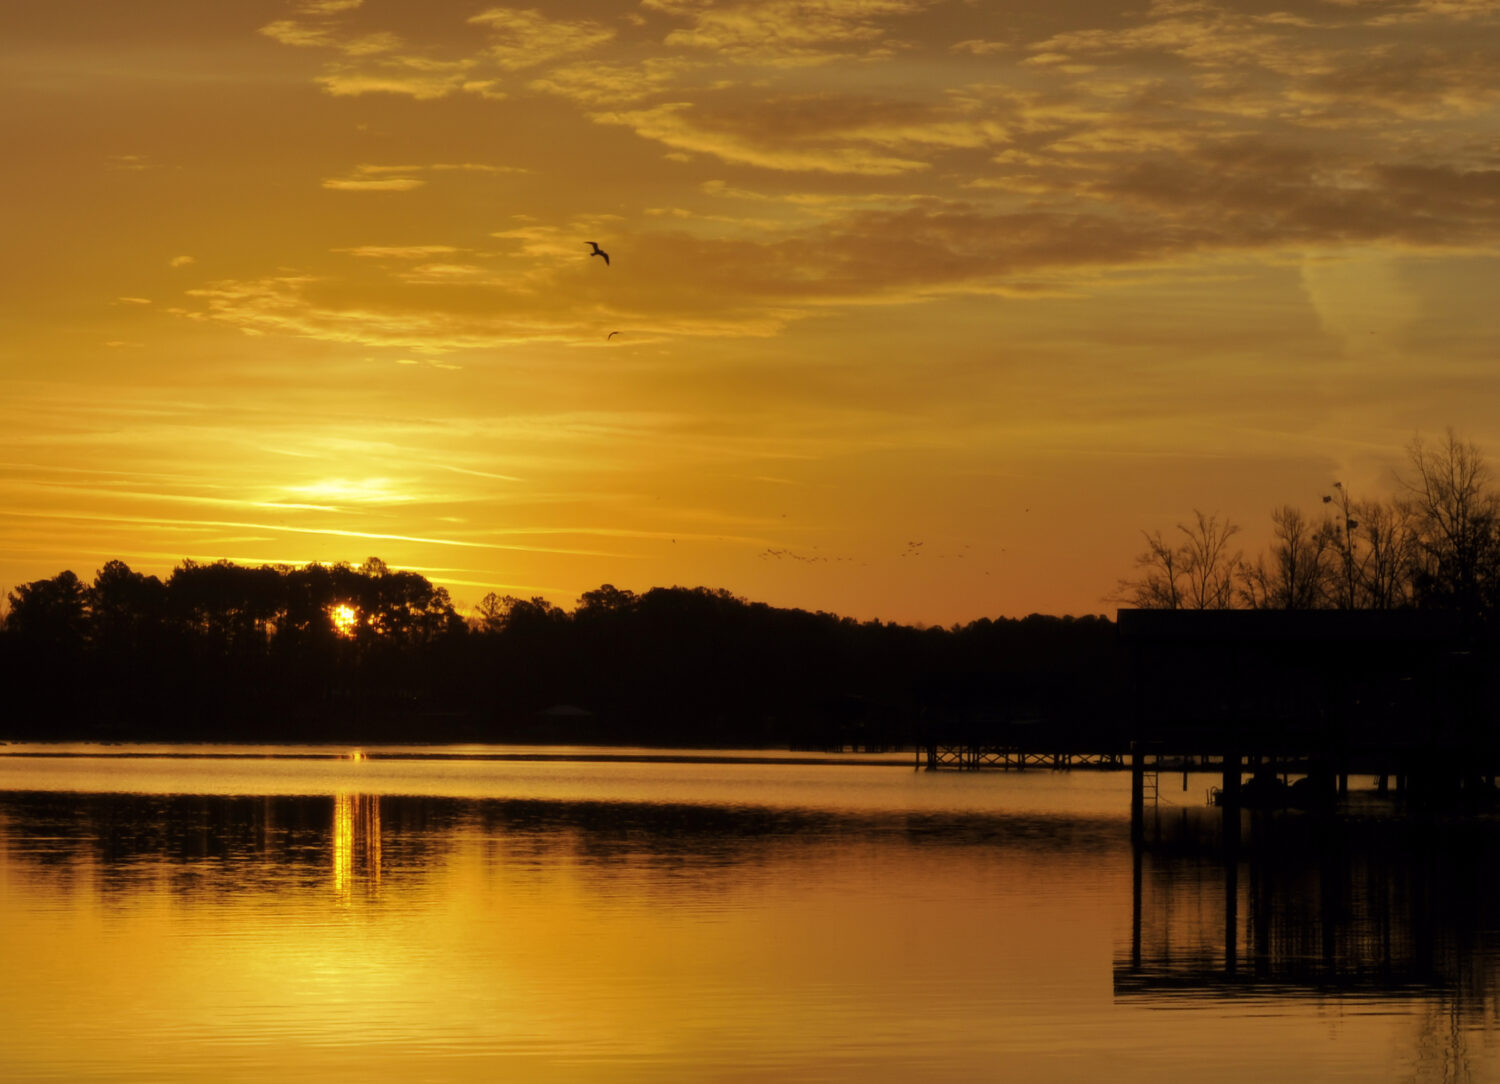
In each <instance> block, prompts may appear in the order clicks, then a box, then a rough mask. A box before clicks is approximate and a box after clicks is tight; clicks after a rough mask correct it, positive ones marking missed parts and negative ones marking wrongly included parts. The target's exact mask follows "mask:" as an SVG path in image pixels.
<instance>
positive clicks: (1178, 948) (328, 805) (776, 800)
mask: <svg viewBox="0 0 1500 1084" xmlns="http://www.w3.org/2000/svg"><path fill="white" fill-rule="evenodd" d="M1214 782H1217V779H1214V778H1210V777H1208V776H1192V777H1186V778H1179V777H1175V776H1174V777H1170V778H1169V777H1167V776H1165V775H1164V776H1163V777H1162V788H1161V794H1160V799H1159V802H1158V804H1157V806H1156V807H1155V808H1154V809H1153V810H1151V811H1150V812H1149V813H1148V818H1147V821H1148V824H1147V829H1148V830H1147V841H1146V845H1145V846H1142V847H1136V846H1134V845H1133V844H1132V839H1131V826H1130V818H1129V791H1130V782H1129V775H1128V773H1104V772H1088V771H1075V772H1071V773H1053V772H1047V771H1027V772H1008V773H1002V772H988V773H957V772H953V773H947V772H938V773H929V772H925V771H914V770H913V764H912V760H911V756H910V754H907V755H905V756H902V755H892V756H888V757H877V756H860V757H852V756H844V757H818V756H797V755H791V754H785V755H776V754H770V755H767V754H755V755H743V756H742V755H736V754H721V753H714V754H693V753H687V752H684V753H681V754H679V755H678V756H675V757H674V756H671V755H665V756H664V755H663V752H662V751H659V750H616V749H611V750H590V749H564V748H556V749H534V748H524V749H522V748H512V749H504V748H498V747H477V746H476V747H461V748H454V747H440V748H438V747H435V748H422V749H413V748H408V747H401V748H389V749H380V748H365V749H360V750H354V749H348V748H340V749H331V748H318V747H279V748H259V747H243V748H235V747H219V746H156V747H151V746H140V747H128V746H108V747H95V746H66V747H63V746H18V745H11V746H4V747H0V960H3V961H4V974H5V978H6V981H5V983H4V985H3V986H0V1021H4V1028H3V1031H0V1079H3V1080H5V1081H8V1082H16V1081H134V1080H139V1081H153V1082H155V1081H165V1082H172V1081H201V1080H211V1081H216V1082H237V1081H267V1080H274V1081H278V1082H287V1084H290V1082H296V1081H320V1082H324V1081H329V1080H350V1079H359V1080H377V1081H378V1080H392V1081H493V1080H497V1079H502V1078H506V1079H517V1080H526V1081H533V1080H535V1081H751V1080H756V1081H758V1080H770V1079H776V1080H796V1081H855V1080H858V1081H883V1080H893V1081H904V1080H923V1081H980V1080H997V1079H1006V1080H1019V1081H1031V1080H1039V1081H1047V1080H1058V1081H1064V1080H1089V1079H1108V1080H1112V1081H1147V1080H1150V1081H1161V1080H1188V1079H1195V1080H1213V1081H1215V1082H1222V1081H1241V1080H1243V1081H1251V1080H1254V1081H1263V1080H1266V1079H1275V1078H1277V1077H1279V1078H1281V1079H1283V1080H1305V1079H1319V1080H1330V1079H1347V1080H1361V1081H1367V1080H1393V1081H1408V1080H1418V1081H1426V1080H1434V1081H1438V1080H1442V1081H1450V1080H1451V1081H1457V1080H1485V1079H1490V1080H1500V1027H1497V1021H1500V1010H1497V1002H1496V990H1497V982H1496V979H1497V968H1500V891H1497V889H1500V884H1497V881H1500V871H1497V870H1496V868H1495V861H1494V858H1495V855H1496V854H1497V853H1500V852H1497V849H1496V846H1495V844H1496V843H1497V842H1500V825H1497V823H1496V821H1495V818H1494V817H1493V816H1492V815H1489V814H1485V815H1472V814H1471V815H1467V816H1461V817H1460V816H1453V815H1437V814H1430V815H1425V816H1422V817H1414V818H1404V819H1402V818H1396V817H1394V816H1392V815H1391V813H1390V811H1389V810H1388V809H1387V808H1386V807H1384V806H1382V805H1381V804H1380V803H1378V802H1375V801H1374V800H1373V798H1372V797H1370V796H1365V798H1364V804H1363V805H1358V804H1357V805H1356V808H1355V809H1354V810H1353V811H1352V812H1349V811H1346V813H1345V814H1344V815H1342V816H1339V817H1335V818H1330V817H1327V816H1322V815H1312V814H1298V813H1279V814H1274V815H1272V814H1256V815H1253V816H1252V815H1250V814H1246V815H1245V821H1244V830H1243V832H1242V836H1241V841H1240V843H1239V845H1238V846H1237V847H1236V848H1235V849H1234V850H1233V851H1232V852H1230V853H1227V854H1226V849H1225V847H1224V845H1223V836H1222V832H1221V828H1222V824H1221V820H1220V817H1221V815H1220V813H1219V812H1218V811H1217V810H1214V809H1211V808H1208V807H1207V806H1206V804H1205V800H1204V796H1205V793H1206V791H1207V788H1208V786H1209V785H1210V784H1212V783H1214Z"/></svg>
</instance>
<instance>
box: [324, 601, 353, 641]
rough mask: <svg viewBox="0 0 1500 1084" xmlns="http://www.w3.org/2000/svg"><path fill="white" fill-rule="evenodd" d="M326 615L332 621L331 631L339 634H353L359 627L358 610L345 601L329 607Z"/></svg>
mask: <svg viewBox="0 0 1500 1084" xmlns="http://www.w3.org/2000/svg"><path fill="white" fill-rule="evenodd" d="M328 616H329V617H330V618H331V619H332V621H333V631H334V632H336V633H338V634H339V635H340V636H353V635H354V630H355V629H356V628H358V627H359V611H358V610H356V609H355V608H354V607H353V606H350V605H349V604H348V603H347V602H340V603H339V604H338V605H337V606H333V607H330V608H329V610H328Z"/></svg>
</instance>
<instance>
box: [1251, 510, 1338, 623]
mask: <svg viewBox="0 0 1500 1084" xmlns="http://www.w3.org/2000/svg"><path fill="white" fill-rule="evenodd" d="M1271 523H1272V527H1273V533H1272V541H1271V552H1270V555H1269V557H1258V558H1256V561H1255V564H1253V565H1251V564H1249V563H1243V564H1242V565H1241V568H1240V599H1241V601H1242V602H1243V603H1244V604H1245V605H1246V606H1247V607H1249V608H1250V609H1255V610H1312V609H1316V608H1318V607H1321V606H1324V605H1326V604H1327V592H1328V577H1329V574H1330V571H1331V569H1330V563H1329V554H1330V547H1331V544H1332V538H1331V536H1330V535H1329V533H1328V531H1327V530H1326V529H1324V528H1323V527H1322V526H1321V525H1319V524H1316V523H1312V522H1310V521H1309V520H1308V519H1307V517H1305V516H1304V515H1303V514H1302V510H1301V509H1299V508H1294V507H1293V506H1291V505H1289V504H1284V505H1282V506H1281V507H1280V508H1277V509H1276V510H1275V511H1274V512H1272V513H1271Z"/></svg>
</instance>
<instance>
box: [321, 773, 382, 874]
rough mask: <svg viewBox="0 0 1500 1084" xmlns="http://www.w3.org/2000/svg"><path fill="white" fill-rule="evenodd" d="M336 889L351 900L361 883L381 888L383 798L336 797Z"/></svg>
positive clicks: (366, 796) (334, 845) (364, 796)
mask: <svg viewBox="0 0 1500 1084" xmlns="http://www.w3.org/2000/svg"><path fill="white" fill-rule="evenodd" d="M332 837H333V890H334V892H335V893H336V894H337V895H338V896H339V898H340V899H344V900H347V899H348V898H349V897H350V896H351V895H352V893H353V890H354V886H355V884H356V883H357V882H362V883H363V884H364V886H365V889H366V891H367V892H370V893H373V892H374V890H375V889H376V888H378V887H379V885H380V865H381V862H380V799H379V798H378V797H374V796H371V795H367V794H350V793H347V792H340V793H339V794H336V795H334V798H333V832H332Z"/></svg>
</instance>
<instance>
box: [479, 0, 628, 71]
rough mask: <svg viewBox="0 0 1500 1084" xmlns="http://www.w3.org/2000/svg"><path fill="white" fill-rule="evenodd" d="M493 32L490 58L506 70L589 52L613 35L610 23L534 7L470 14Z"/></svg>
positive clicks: (487, 52)
mask: <svg viewBox="0 0 1500 1084" xmlns="http://www.w3.org/2000/svg"><path fill="white" fill-rule="evenodd" d="M468 21H469V22H470V23H472V24H474V25H476V26H482V27H484V28H485V29H486V30H487V31H489V33H490V38H491V40H490V44H489V45H488V46H487V47H486V49H485V51H484V52H485V56H486V58H487V59H489V60H491V61H493V62H494V63H495V64H497V65H499V66H500V67H501V68H503V69H505V70H506V71H517V70H520V69H523V68H534V67H536V66H538V65H540V64H546V63H550V62H551V61H553V60H556V59H558V58H559V57H564V56H569V55H571V54H573V53H582V52H587V51H589V50H591V49H594V48H597V47H598V46H600V45H603V44H605V43H606V42H608V41H610V40H611V39H613V38H614V36H615V32H614V31H613V30H612V29H610V28H609V27H606V26H603V25H602V24H600V23H596V22H593V21H591V20H587V19H580V20H572V21H569V20H563V19H549V18H547V17H546V16H545V15H543V14H541V13H540V12H539V11H536V10H534V9H529V8H528V9H524V10H523V9H519V8H490V9H489V10H488V11H482V12H480V13H479V14H478V15H473V16H470V17H469V20H468Z"/></svg>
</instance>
